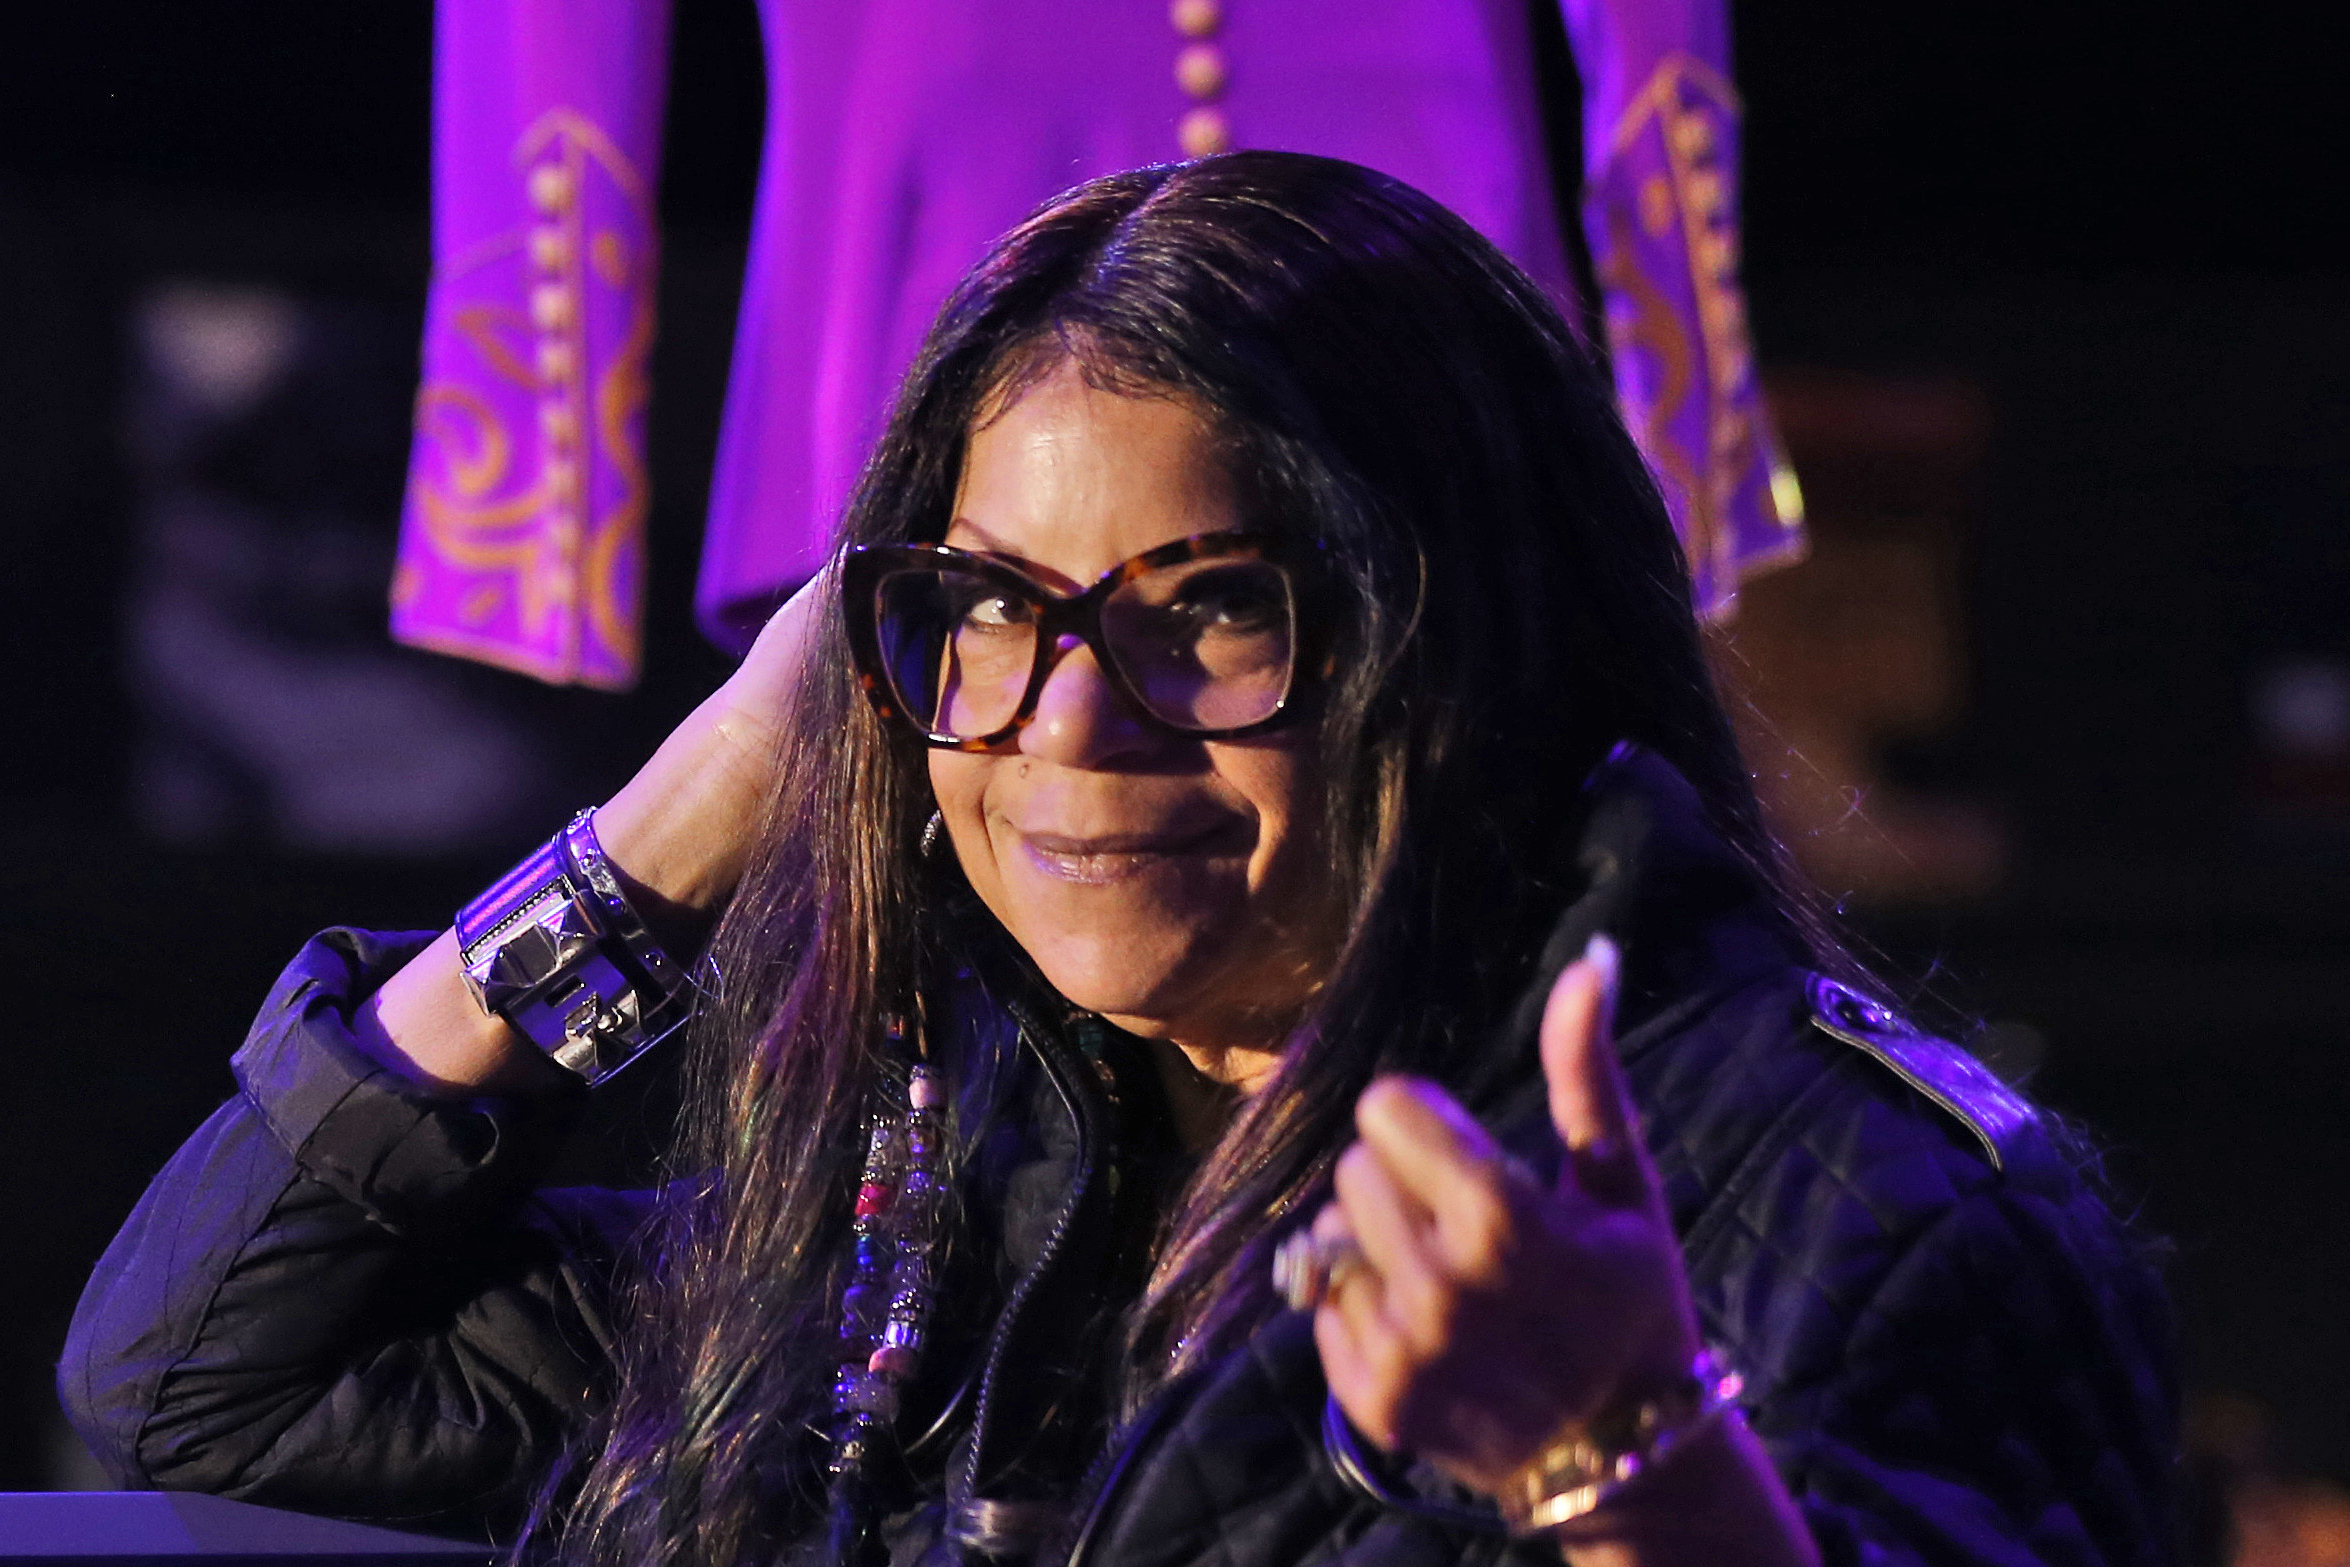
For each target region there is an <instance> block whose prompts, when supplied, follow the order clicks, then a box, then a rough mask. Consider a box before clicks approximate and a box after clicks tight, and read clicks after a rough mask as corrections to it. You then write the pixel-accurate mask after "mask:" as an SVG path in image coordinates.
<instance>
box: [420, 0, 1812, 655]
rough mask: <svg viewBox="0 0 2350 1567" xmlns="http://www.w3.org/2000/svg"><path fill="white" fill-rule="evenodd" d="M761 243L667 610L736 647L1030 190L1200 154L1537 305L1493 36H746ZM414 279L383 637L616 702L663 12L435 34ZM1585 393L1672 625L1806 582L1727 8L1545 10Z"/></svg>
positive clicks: (1254, 12)
mask: <svg viewBox="0 0 2350 1567" xmlns="http://www.w3.org/2000/svg"><path fill="white" fill-rule="evenodd" d="M761 10H762V17H763V21H764V26H765V35H766V51H767V69H768V80H769V83H770V91H769V107H768V124H767V138H766V150H765V157H764V161H763V165H762V169H761V174H760V182H759V198H758V212H757V220H756V226H755V230H754V233H753V237H752V244H751V252H750V264H749V271H748V276H747V278H746V280H745V284H744V292H743V301H742V310H741V314H740V317H739V323H738V326H737V333H736V340H735V347H734V366H733V377H732V381H731V383H730V386H729V391H728V397H727V409H726V425H725V431H724V436H723V440H722V442H721V446H720V451H719V458H718V472H717V479H716V483H715V486H714V489H713V494H712V497H711V511H710V521H709V529H708V534H707V542H706V544H705V547H704V551H703V557H702V568H701V580H700V585H699V589H698V592H697V597H696V602H697V605H698V608H699V612H700V616H701V621H702V624H703V626H704V628H705V629H706V630H707V631H708V632H709V633H710V634H711V635H712V636H713V637H714V638H716V639H717V640H718V641H720V642H721V643H723V644H726V645H728V646H731V647H736V648H740V647H742V646H745V645H747V643H748V640H749V637H750V635H751V634H752V633H753V632H754V631H755V630H756V629H757V627H758V624H759V622H760V620H761V618H762V617H763V615H764V614H765V612H766V610H767V609H768V608H770V607H772V605H773V604H774V603H775V602H776V601H777V599H778V598H779V596H780V595H781V594H782V593H783V592H785V591H787V590H788V589H789V588H790V587H792V586H793V585H795V584H796V583H798V582H799V581H801V580H803V579H805V578H806V577H807V576H808V575H809V574H811V573H812V572H814V571H815V570H816V568H817V567H818V566H819V565H821V564H822V563H823V560H824V558H825V555H826V554H827V552H828V551H829V549H830V547H831V537H832V532H833V527H834V524H835V522H836V520H837V518H838V516H839V512H840V509H841V506H842V503H843V501H844V500H845V499H846V497H847V494H848V492H849V489H850V487H851V485H852V484H853V483H854V481H855V478H856V474H857V470H858V468H859V466H860V465H861V464H862V462H863V460H864V456H865V451H866V448H867V446H868V445H869V443H870V442H871V440H872V439H873V437H874V435H875V434H876V433H877V432H878V429H879V426H880V423H881V421H882V419H883V418H884V417H885V415H886V412H887V407H888V400H889V395H890V392H891V390H892V388H893V387H894V385H895V383H896V381H897V379H898V377H899V375H900V374H901V373H902V372H903V370H904V368H905V366H906V364H907V363H908V362H909V360H910V359H911V358H912V356H913V352H914V349H915V347H916V346H917V344H918V343H919V341H920V339H921V336H922V334H923V332H924V330H925V329H926V328H927V326H928V325H929V321H930V317H931V315H932V313H933V312H934V311H935V310H936V309H937V307H938V304H939V302H940V301H941V300H942V299H943V298H944V296H945V295H946V293H947V291H948V289H949V288H950V286H951V285H952V284H953V282H954V280H955V279H956V277H957V276H959V275H960V274H961V272H962V271H963V270H964V269H965V268H966V267H968V266H969V265H970V264H971V263H972V262H973V261H975V260H977V259H978V257H979V256H980V255H981V254H982V252H983V251H984V250H985V248H986V246H987V245H988V243H989V242H990V241H991V240H993V239H994V238H995V237H996V236H997V235H998V234H1000V233H1001V232H1003V231H1004V230H1005V229H1007V228H1009V227H1010V226H1011V225H1012V224H1013V223H1015V222H1017V221H1018V220H1019V219H1020V218H1021V217H1022V216H1023V215H1024V214H1025V213H1027V212H1028V211H1029V210H1030V209H1031V208H1033V207H1034V206H1036V205H1037V204H1038V203H1039V202H1041V201H1042V200H1044V199H1045V198H1046V197H1048V196H1050V195H1052V194H1053V193H1054V192H1055V191H1058V190H1061V189H1064V188H1066V187H1068V186H1070V185H1073V184H1075V183H1077V182H1078V181H1080V180H1084V179H1087V178H1090V177H1092V176H1094V175H1097V174H1102V173H1106V172H1109V171H1111V170H1116V169H1122V168H1129V167H1133V166H1136V165H1141V164H1147V163H1155V162H1163V161H1166V160H1168V159H1171V158H1178V157H1182V156H1185V155H1187V154H1194V155H1196V154H1199V153H1203V152H1210V151H1215V150H1218V149H1219V148H1220V147H1222V146H1225V145H1231V146H1249V147H1266V148H1285V149H1294V150H1298V151H1307V152H1318V153H1325V154H1329V155H1332V156H1336V157H1342V158H1347V159H1351V160H1353V161H1355V162H1357V163H1363V164H1368V165H1370V166H1371V167H1374V168H1377V169H1381V170H1384V171H1385V172H1387V173H1390V174H1394V175H1396V176H1398V177H1400V178H1402V179H1404V180H1406V181H1408V182H1410V183H1411V184H1413V185H1416V186H1418V187H1420V188H1421V189H1422V190H1425V191H1427V192H1428V193H1429V194H1430V195H1432V196H1434V197H1436V198H1437V199H1438V200H1440V201H1442V202H1444V203H1445V204H1446V205H1447V206H1450V207H1451V208H1453V209H1454V210H1455V211H1457V212H1459V213H1460V214H1461V215H1462V216H1463V217H1465V218H1467V219H1468V220H1469V221H1470V222H1471V223H1474V224H1475V225H1476V226H1477V227H1478V228H1479V229H1481V230H1482V231H1483V232H1484V233H1485V234H1486V235H1487V236H1488V237H1489V238H1491V239H1493V240H1494V241H1495V242H1496V243H1497V244H1499V245H1500V246H1501V248H1502V249H1503V250H1505V251H1506V252H1508V253H1509V254H1510V256H1511V257H1513V258H1514V259H1515V260H1516V261H1517V262H1518V263H1519V264H1520V265H1521V266H1523V267H1524V268H1525V269H1526V270H1527V271H1528V272H1529V273H1531V274H1532V275H1533V276H1534V277H1535V278H1536V279H1537V280H1538V281H1540V282H1541V283H1542V284H1543V285H1544V286H1545V287H1547V288H1549V289H1550V290H1551V291H1552V292H1553V293H1554V295H1555V296H1557V297H1558V298H1560V299H1562V300H1564V299H1566V298H1568V297H1569V295H1570V293H1571V285H1570V282H1569V273H1568V269H1567V264H1566V260H1565V247H1564V244H1563V241H1562V237H1561V235H1560V232H1559V227H1558V218H1557V215H1556V213H1555V210H1554V206H1553V202H1552V197H1551V189H1552V186H1551V179H1550V172H1549V169H1548V166H1547V160H1546V157H1545V154H1544V148H1543V141H1542V126H1541V118H1540V112H1539V107H1538V105H1537V102H1536V91H1535V89H1536V84H1535V81H1534V76H1533V64H1532V49H1531V47H1530V40H1529V30H1530V26H1531V22H1530V17H1529V13H1528V10H1527V7H1526V3H1525V0H1345V3H1343V4H1342V3H1340V0H1284V3H1282V4H1280V5H1278V6H1275V5H1272V4H1269V3H1267V0H1175V3H1174V5H1173V6H1172V7H1171V8H1168V7H1166V6H1165V5H1164V0H1110V3H1094V4H1083V5H1079V4H1072V3H1070V0H991V3H989V4H988V5H985V6H979V5H974V4H971V3H970V0H824V3H816V0H762V6H761ZM438 14H439V19H438V22H437V28H438V38H437V58H436V63H435V71H436V92H435V104H434V113H435V126H434V134H435V145H434V160H435V161H434V181H435V193H434V256H435V274H434V281H433V292H432V299H431V303H430V307H429V311H428V316H427V324H426V341H425V371H424V386H423V388H422V390H421V392H420V394H419V398H418V415H417V433H416V444H415V449H414V454H413V458H412V462H411V468H410V475H409V487H408V500H407V509H406V513H405V516H404V519H403V528H402V541H401V566H400V572H399V576H398V578H397V579H396V581H395V584H394V590H393V628H394V632H395V634H396V635H397V636H398V637H399V638H400V639H401V640H403V641H406V642H410V643H414V644H418V645H422V646H428V647H436V648H442V649H445V650H448V651H453V652H460V653H464V654H466V655H469V656H472V657H476V658H482V659H485V660H487V661H489V662H493V663H498V664H503V665H506V666H508V667H511V668H516V669H521V670H524V671H526V672H528V673H531V674H534V675H537V676H539V677H540V678H542V679H547V680H555V681H577V682H580V683H583V684H589V685H601V686H624V685H626V684H628V683H629V682H630V681H631V680H633V678H634V674H635V668H636V627H637V622H638V616H639V612H640V602H641V597H642V583H643V573H644V565H643V519H644V513H645V475H644V465H643V455H642V454H643V430H644V406H645V398H646V386H645V379H644V369H645V356H646V350H647V348H648V346H649V344H650V341H651V334H652V325H653V317H652V291H651V284H652V267H653V264H654V246H655V239H656V236H655V233H654V214H653V205H652V191H651V185H650V180H651V173H652V170H653V169H654V168H655V167H657V164H658V157H657V149H658V127H659V119H660V113H659V111H660V104H661V93H662V81H663V65H664V60H663V53H664V51H663V44H662V40H663V36H664V31H665V28H666V25H667V16H666V6H665V4H664V3H663V0H610V3H608V4H599V5H596V6H590V7H584V8H583V7H577V6H572V5H567V4H563V3H562V0H442V4H441V5H440V6H439V7H438ZM1564 15H1565V20H1566V24H1567V29H1568V34H1569V38H1570V40H1571V42H1572V45H1573V48H1574V51H1575V56H1576V59H1577V61H1578V63H1579V65H1580V68H1581V71H1582V74H1583V77H1584V79H1585V82H1586V103H1585V141H1586V147H1587V157H1586V168H1585V171H1584V174H1585V200H1584V212H1583V220H1584V224H1585V229H1586V234H1587V237H1588V240H1589V242H1590V245H1591V248H1592V254H1593V257H1594V259H1595V262H1596V271H1597V273H1598V277H1599V279H1600V283H1601V287H1602V292H1603V295H1604V300H1603V304H1604V307H1605V318H1606V321H1607V325H1608V336H1609V341H1610V344H1611V346H1612V348H1613V350H1614V359H1615V365H1616V377H1617V385H1618V389H1619V393H1620V396H1621V400H1622V403H1623V406H1624V408H1625V412H1626V415H1627V418H1628V420H1629V422H1630V423H1631V425H1632V429H1633V432H1634V434H1635V435H1636V436H1637V437H1638V438H1639V440H1640V442H1641V444H1642V446H1643V448H1644V449H1645V450H1646V451H1647V453H1648V454H1649V457H1650V460H1651V462H1652V463H1653V465H1654V466H1655V468H1656V470H1657V472H1658V474H1659V476H1660V478H1661V479H1662V480H1663V481H1664V485H1665V490H1666V494H1667V498H1668V500H1669V502H1670V503H1671V505H1672V506H1673V510H1674V516H1675V520H1676V522H1677V523H1678V524H1679V526H1680V528H1681V532H1682V537H1683V540H1684V543H1685V544H1686V546H1687V548H1688V552H1689V556H1690V560H1691V563H1692V566H1693V568H1694V570H1695V574H1696V578H1697V585H1698V593H1699V601H1700V604H1701V605H1702V606H1703V607H1705V608H1706V609H1708V610H1709V611H1714V610H1718V609H1720V608H1721V607H1723V606H1724V605H1726V604H1727V602H1728V600H1729V597H1730V594H1731V592H1732V591H1733V590H1734V588H1735V586H1736V582H1737V579H1738V577H1739V575H1740V574H1741V572H1743V571H1748V570H1751V569H1752V568H1753V566H1754V565H1755V564H1756V563H1757V562H1759V561H1762V560H1765V559H1769V558H1772V557H1776V556H1780V555H1784V554H1787V553H1790V552H1792V551H1794V550H1797V549H1800V547H1801V537H1802V536H1801V532H1800V516H1799V513H1798V510H1797V504H1796V502H1795V500H1794V490H1793V485H1792V481H1791V480H1790V479H1789V478H1788V477H1787V475H1786V471H1785V468H1784V465H1783V464H1782V463H1780V462H1779V461H1778V460H1777V457H1776V453H1775V447H1774V443H1773V440H1772V437H1771V435H1770V431H1769V426H1768V422H1767V419H1766V418H1765V416H1764V413H1763V409H1762V404H1761V398H1760V392H1759V388H1758V386H1757V384H1756V381H1755V376H1754V368H1753V363H1752V356H1751V354H1750V352H1749V350H1748V346H1747V338H1746V329H1745V321H1744V306H1743V301H1742V298H1741V296H1740V293H1739V290H1738V287H1737V281H1736V267H1737V211H1736V179H1735V169H1736V152H1737V105H1736V99H1735V97H1734V95H1733V94H1732V92H1731V89H1730V87H1729V85H1728V82H1727V80H1726V77H1725V75H1724V71H1725V66H1726V60H1727V55H1728V37H1727V24H1726V22H1725V19H1724V16H1723V12H1722V6H1721V0H1564Z"/></svg>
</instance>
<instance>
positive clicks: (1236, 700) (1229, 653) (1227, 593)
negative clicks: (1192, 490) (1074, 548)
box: [874, 558, 1296, 739]
mask: <svg viewBox="0 0 2350 1567" xmlns="http://www.w3.org/2000/svg"><path fill="white" fill-rule="evenodd" d="M875 595H876V596H875V605H874V609H875V620H876V623H877V628H878V630H879V632H880V639H881V649H882V657H883V659H884V660H885V662H886V664H887V666H888V674H889V680H890V684H891V686H892V687H894V688H895V692H896V695H897V699H898V701H899V702H900V703H901V704H903V706H904V707H905V709H906V710H907V712H908V713H909V714H910V715H911V716H912V717H913V718H914V720H915V721H916V722H917V723H919V724H920V725H921V726H922V727H923V728H925V729H927V730H929V731H930V732H931V733H933V734H946V735H953V736H955V737H956V738H958V739H977V738H979V737H981V736H983V735H991V734H995V733H997V732H998V731H1000V730H1002V729H1003V728H1004V727H1005V726H1007V725H1009V724H1010V723H1011V722H1012V720H1013V718H1014V717H1015V716H1016V715H1017V714H1018V712H1019V709H1020V698H1021V696H1022V694H1023V693H1025V692H1026V690H1027V688H1028V681H1029V677H1030V675H1031V674H1032V673H1033V671H1034V670H1035V668H1036V661H1037V657H1038V653H1039V649H1038V646H1037V638H1038V635H1039V630H1038V612H1039V608H1040V605H1039V602H1038V600H1037V599H1035V598H1033V597H1031V596H1028V595H1024V594H1020V593H1017V592H1014V591H1011V590H1009V589H1007V588H1006V587H1005V586H1004V585H1002V584H1001V583H999V582H997V581H995V580H992V579H990V578H988V577H985V576H982V575H980V574H979V573H977V572H970V571H963V570H959V569H957V568H954V567H951V566H937V567H929V566H926V567H921V568H910V569H907V570H904V571H895V572H891V573H890V574H889V575H888V576H886V577H884V578H883V579H882V580H881V583H880V584H879V586H878V587H877V589H876V590H875ZM1101 627H1102V641H1103V643H1104V644H1105V645H1106V646H1107V648H1108V651H1109V656H1110V658H1111V659H1112V661H1114V662H1115V663H1116V665H1117V671H1118V673H1119V674H1120V675H1121V676H1123V677H1124V679H1125V682H1126V684H1127V685H1128V686H1129V687H1130V688H1131V689H1132V690H1133V692H1134V694H1135V696H1136V697H1137V698H1138V699H1139V700H1140V701H1141V702H1142V705H1143V706H1144V707H1145V708H1146V709H1148V711H1149V713H1150V716H1152V717H1153V718H1156V719H1157V720H1159V721H1160V722H1161V723H1163V724H1166V725H1168V726H1170V727H1171V728H1175V729H1182V730H1191V731H1199V730H1222V729H1239V728H1242V727H1245V726H1246V725H1249V724H1253V723H1256V722H1258V721H1260V720H1262V719H1266V718H1270V717H1271V716H1272V715H1273V714H1274V713H1275V712H1277V711H1278V710H1279V709H1280V706H1281V702H1282V699H1283V698H1284V697H1285V696H1286V695H1287V694H1288V691H1289V679H1290V669H1291V663H1292V655H1293V649H1294V644H1295V641H1296V637H1295V627H1296V610H1295V606H1294V603H1293V600H1292V596H1291V593H1290V584H1289V578H1288V576H1287V574H1285V573H1284V572H1283V571H1282V570H1281V569H1280V568H1279V567H1277V566H1274V565H1272V564H1271V563H1269V562H1266V561H1261V560H1233V559H1230V558H1209V559H1205V560H1194V561H1185V562H1182V563H1180V564H1178V565H1173V566H1164V567H1161V568H1160V569H1158V570H1156V571H1150V572H1145V573H1144V574H1142V575H1141V576H1139V577H1136V578H1135V579H1134V580H1133V581H1131V582H1126V583H1122V584H1120V585H1119V586H1118V587H1117V588H1116V589H1115V590H1114V591H1113V592H1112V593H1111V594H1110V595H1109V597H1108V598H1107V599H1106V600H1104V602H1103V604H1102V613H1101Z"/></svg>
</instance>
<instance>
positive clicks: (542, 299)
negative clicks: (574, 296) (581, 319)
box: [530, 283, 571, 332]
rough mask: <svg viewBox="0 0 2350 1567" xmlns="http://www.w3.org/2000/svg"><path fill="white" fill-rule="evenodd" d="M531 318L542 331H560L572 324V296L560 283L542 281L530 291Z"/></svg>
mask: <svg viewBox="0 0 2350 1567" xmlns="http://www.w3.org/2000/svg"><path fill="white" fill-rule="evenodd" d="M530 319H531V322H532V324H533V325H535V326H536V327H537V328H538V329H539V330H540V331H542V332H560V331H562V330H563V329H564V328H565V327H567V326H569V325H570V324H571V296H570V294H568V293H566V292H565V291H564V288H563V285H562V284H560V283H541V284H540V285H539V286H538V287H536V288H534V289H532V290H531V291H530Z"/></svg>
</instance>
